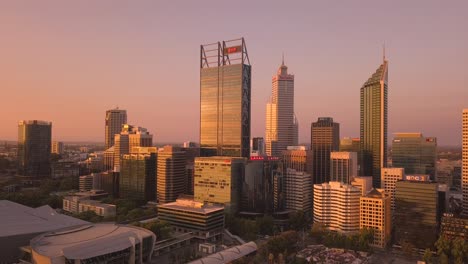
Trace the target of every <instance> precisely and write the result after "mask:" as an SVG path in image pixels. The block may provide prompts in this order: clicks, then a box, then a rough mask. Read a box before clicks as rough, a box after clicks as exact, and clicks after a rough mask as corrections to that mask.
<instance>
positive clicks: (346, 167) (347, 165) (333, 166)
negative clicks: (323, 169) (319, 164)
mask: <svg viewBox="0 0 468 264" xmlns="http://www.w3.org/2000/svg"><path fill="white" fill-rule="evenodd" d="M357 164H358V163H357V153H356V152H331V153H330V181H338V182H344V183H346V184H350V183H351V181H352V180H353V179H354V177H357V176H358V165H357Z"/></svg>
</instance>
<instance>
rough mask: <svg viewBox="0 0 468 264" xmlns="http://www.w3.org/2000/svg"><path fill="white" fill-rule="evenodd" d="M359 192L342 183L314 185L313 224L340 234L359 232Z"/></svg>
mask: <svg viewBox="0 0 468 264" xmlns="http://www.w3.org/2000/svg"><path fill="white" fill-rule="evenodd" d="M360 197H361V191H360V190H359V189H358V188H355V187H353V186H351V185H349V184H344V183H342V182H329V183H322V184H314V211H313V212H314V223H321V224H322V225H324V226H325V227H326V228H327V229H329V230H331V231H335V232H338V233H341V234H356V233H358V232H359V217H360V215H359V212H360Z"/></svg>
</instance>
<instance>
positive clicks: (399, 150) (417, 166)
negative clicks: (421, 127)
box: [392, 133, 437, 181]
mask: <svg viewBox="0 0 468 264" xmlns="http://www.w3.org/2000/svg"><path fill="white" fill-rule="evenodd" d="M436 163H437V139H436V138H435V137H424V136H423V135H422V134H421V133H396V134H395V137H394V139H393V144H392V165H393V166H394V167H398V168H404V169H405V173H406V174H429V175H430V177H431V180H433V181H435V180H436V173H437V168H436Z"/></svg>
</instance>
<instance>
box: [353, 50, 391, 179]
mask: <svg viewBox="0 0 468 264" xmlns="http://www.w3.org/2000/svg"><path fill="white" fill-rule="evenodd" d="M387 127H388V60H387V59H386V58H385V46H384V47H383V62H382V64H381V65H380V67H379V68H378V69H377V71H376V72H375V73H374V74H372V76H371V77H370V78H369V79H368V80H367V81H366V82H365V83H364V85H363V86H362V87H361V126H360V134H361V142H360V144H361V146H360V148H361V175H363V176H372V181H373V186H374V187H375V188H381V186H380V171H381V169H382V168H384V167H387Z"/></svg>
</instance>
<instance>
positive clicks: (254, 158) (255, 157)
mask: <svg viewBox="0 0 468 264" xmlns="http://www.w3.org/2000/svg"><path fill="white" fill-rule="evenodd" d="M250 160H268V161H272V160H279V157H272V156H268V157H264V156H252V157H250Z"/></svg>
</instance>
